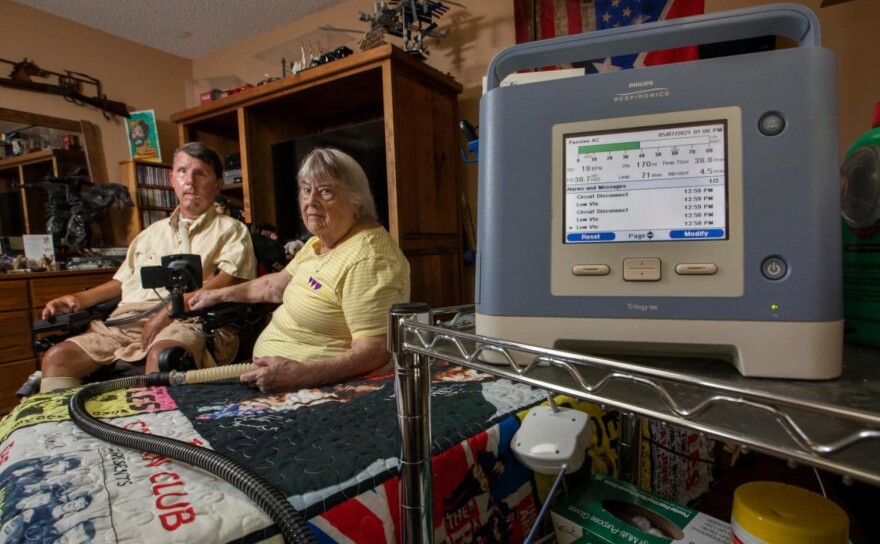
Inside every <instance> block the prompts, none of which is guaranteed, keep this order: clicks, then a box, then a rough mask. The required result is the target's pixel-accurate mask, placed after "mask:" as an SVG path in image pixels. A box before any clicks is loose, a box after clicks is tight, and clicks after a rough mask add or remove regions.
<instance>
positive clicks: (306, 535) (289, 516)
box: [68, 364, 317, 544]
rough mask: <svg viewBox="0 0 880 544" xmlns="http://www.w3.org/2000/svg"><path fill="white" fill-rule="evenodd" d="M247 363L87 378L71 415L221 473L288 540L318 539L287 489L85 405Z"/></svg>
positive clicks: (106, 436)
mask: <svg viewBox="0 0 880 544" xmlns="http://www.w3.org/2000/svg"><path fill="white" fill-rule="evenodd" d="M250 368H252V367H251V365H249V364H239V365H228V366H225V367H216V368H209V369H204V370H191V371H188V372H176V371H172V372H167V373H166V372H157V373H154V374H150V375H148V376H131V377H128V378H119V379H116V380H109V381H106V382H101V383H93V384H89V385H86V386H85V387H83V388H82V389H80V390H79V391H77V392H76V393H74V395H73V396H72V397H71V398H70V403H69V404H68V410H69V412H70V418H71V419H72V420H73V422H74V423H76V425H77V426H79V428H80V429H82V430H83V431H85V432H86V433H88V434H90V435H92V436H94V437H95V438H98V439H100V440H104V441H107V442H111V443H113V444H117V445H120V446H125V447H127V448H132V449H136V450H138V451H145V452H149V453H155V454H157V455H163V456H165V457H170V458H172V459H176V460H178V461H182V462H184V463H189V464H190V465H193V466H196V467H198V468H201V469H203V470H206V471H208V472H211V473H212V474H214V475H216V476H218V477H220V478H223V479H224V480H226V481H227V482H229V483H231V484H232V485H234V486H235V487H236V488H237V489H238V490H240V491H241V492H243V493H244V494H245V495H247V496H248V498H250V499H251V500H252V501H254V502H255V503H256V504H257V505H258V506H259V507H260V508H262V509H263V510H264V511H265V512H266V513H267V514H269V517H271V518H272V520H273V521H274V522H275V524H276V525H277V526H278V528H279V529H280V530H281V534H282V535H283V536H284V539H285V540H286V541H287V542H290V543H307V544H311V543H315V544H317V539H316V538H315V536H314V535H313V534H312V532H311V530H309V527H308V525H307V524H306V522H305V521H304V520H303V518H302V516H301V515H300V514H299V512H298V511H297V510H296V509H295V508H294V507H293V505H291V504H290V501H288V500H287V497H286V495H285V494H284V493H283V492H282V491H281V490H280V489H278V488H277V487H275V486H274V485H273V484H272V483H270V482H269V481H268V480H266V479H265V478H263V477H262V476H260V475H259V474H257V473H255V472H253V471H252V470H251V469H249V468H248V467H246V466H244V465H242V464H241V463H239V462H237V461H235V460H233V459H230V458H228V457H226V456H225V455H223V454H221V453H217V452H215V451H213V450H209V449H207V448H201V447H199V446H194V445H192V444H188V443H186V442H182V441H180V440H175V439H173V438H167V437H164V436H157V435H154V434H144V433H140V432H136V431H129V430H126V429H121V428H119V427H116V426H114V425H110V424H107V423H104V422H102V421H100V420H98V419H96V418H94V417H92V415H91V414H90V413H89V412H88V411H87V410H86V401H88V400H89V399H91V398H93V397H96V396H98V395H101V394H104V393H107V392H109V391H115V390H116V389H127V388H129V387H146V386H163V385H164V386H167V385H184V384H194V383H204V382H209V381H217V380H223V379H228V378H233V377H237V376H239V375H240V374H241V373H243V372H245V371H246V370H248V369H250Z"/></svg>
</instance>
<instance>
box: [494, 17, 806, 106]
mask: <svg viewBox="0 0 880 544" xmlns="http://www.w3.org/2000/svg"><path fill="white" fill-rule="evenodd" d="M819 34H820V32H819V20H818V18H817V17H816V14H815V13H813V12H812V11H811V10H810V9H809V8H806V7H804V6H802V5H800V4H793V3H786V4H768V5H765V6H759V7H755V8H744V9H738V10H731V11H724V12H719V13H710V14H705V15H695V16H693V17H681V18H679V19H668V20H665V21H659V22H655V23H646V24H643V25H631V26H625V27H620V28H611V29H607V30H598V31H595V32H584V33H582V34H575V35H572V36H562V37H560V38H551V39H547V40H541V41H537V42H528V43H522V44H518V45H514V46H512V47H508V48H507V49H504V50H503V51H501V52H500V53H498V54H497V55H495V57H494V58H493V59H492V62H490V63H489V71H488V74H487V77H486V91H487V92H488V91H491V90H492V89H494V88H496V87H498V86H499V84H500V82H501V80H502V79H504V78H505V77H506V76H507V75H509V74H512V73H514V72H516V71H519V70H524V69H528V68H540V67H542V66H550V65H555V64H569V63H574V62H582V61H587V60H593V59H603V58H607V57H616V56H619V55H627V54H631V53H639V52H642V51H657V50H661V49H672V48H675V47H685V46H689V45H701V44H707V43H718V42H726V41H732V40H740V39H745V38H756V37H760V36H785V37H787V38H790V39H792V40H795V41H797V42H798V43H799V44H800V45H801V46H802V47H818V46H819V45H820V35H819Z"/></svg>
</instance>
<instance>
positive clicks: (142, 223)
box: [119, 160, 177, 242]
mask: <svg viewBox="0 0 880 544" xmlns="http://www.w3.org/2000/svg"><path fill="white" fill-rule="evenodd" d="M119 179H120V183H122V185H125V186H126V187H127V188H128V193H129V194H130V195H131V200H132V202H133V203H134V210H133V213H132V214H131V216H130V219H129V225H128V235H129V236H128V241H129V242H131V240H132V239H133V238H134V236H135V235H136V234H137V233H139V232H140V231H142V230H143V229H144V228H146V227H147V226H149V225H150V224H151V223H154V222H156V221H158V220H160V219H164V218H166V217H168V216H169V215H171V212H173V211H174V208H175V207H177V196H176V195H175V194H174V189H173V188H172V187H171V165H170V164H164V163H158V162H149V161H139V160H130V161H122V162H120V163H119Z"/></svg>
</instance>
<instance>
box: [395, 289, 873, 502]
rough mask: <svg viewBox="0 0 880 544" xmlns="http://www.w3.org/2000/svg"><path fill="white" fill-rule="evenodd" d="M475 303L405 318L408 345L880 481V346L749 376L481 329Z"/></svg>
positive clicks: (720, 366) (722, 367) (709, 363)
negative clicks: (531, 341) (823, 366)
mask: <svg viewBox="0 0 880 544" xmlns="http://www.w3.org/2000/svg"><path fill="white" fill-rule="evenodd" d="M473 311H474V309H473V307H472V306H463V307H456V308H443V309H439V310H434V311H433V316H434V318H435V320H437V318H438V317H440V318H441V319H440V320H437V322H438V323H440V324H439V325H426V324H422V323H416V322H415V321H409V320H405V321H403V326H404V329H405V334H404V335H403V336H402V337H403V338H404V344H403V349H404V351H409V352H412V353H417V354H421V355H425V356H428V357H433V358H440V359H444V360H447V361H450V362H454V363H457V364H461V365H464V366H467V367H470V368H474V369H477V370H480V371H483V372H487V373H490V374H495V375H498V376H502V377H505V378H508V379H511V380H514V381H518V382H523V383H527V384H529V385H532V386H535V387H539V388H542V389H547V390H551V391H554V392H557V393H562V394H566V395H570V396H573V397H577V398H580V399H583V400H586V401H589V402H592V403H595V404H598V405H600V406H602V407H604V408H606V409H615V410H620V411H621V412H623V413H626V414H633V415H636V416H641V417H646V418H650V419H653V420H657V421H660V422H664V423H668V424H671V425H675V426H679V427H682V428H685V429H689V430H693V431H696V432H701V433H704V434H706V435H708V436H711V437H713V438H716V439H719V440H722V441H727V442H733V443H737V444H740V445H741V446H744V447H746V448H752V449H754V450H757V451H762V452H764V453H767V454H770V455H773V456H776V457H780V458H782V459H786V460H788V461H789V462H794V463H801V464H804V465H809V466H814V467H817V468H821V469H824V470H828V471H831V472H836V473H839V474H841V475H843V476H844V477H845V478H853V479H856V480H861V481H865V482H868V483H870V484H873V485H880V364H878V360H880V350H877V349H872V348H864V347H858V346H849V345H848V346H846V347H845V350H844V361H845V363H844V372H843V375H842V376H841V377H840V378H838V379H835V380H827V381H798V380H779V379H765V378H745V377H743V376H741V375H740V374H739V373H738V372H737V371H736V369H735V368H734V367H733V366H732V365H730V364H728V363H725V362H722V361H715V360H706V359H685V358H664V359H659V358H647V357H628V358H627V361H622V360H612V359H606V358H599V357H591V356H586V355H577V354H573V353H567V352H562V351H558V350H552V349H544V348H538V347H534V346H528V345H525V344H519V343H515V342H508V341H505V340H500V339H494V338H488V337H484V336H479V335H476V334H474V333H473V330H472V323H473ZM780 349H784V346H780ZM489 359H491V360H493V361H494V360H498V361H502V364H494V363H489V362H486V361H487V360H489Z"/></svg>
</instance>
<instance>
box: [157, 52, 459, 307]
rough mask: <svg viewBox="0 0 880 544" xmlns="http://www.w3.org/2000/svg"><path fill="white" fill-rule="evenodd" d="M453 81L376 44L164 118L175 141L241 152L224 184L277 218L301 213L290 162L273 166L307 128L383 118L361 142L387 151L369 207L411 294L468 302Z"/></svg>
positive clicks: (253, 219) (318, 130)
mask: <svg viewBox="0 0 880 544" xmlns="http://www.w3.org/2000/svg"><path fill="white" fill-rule="evenodd" d="M460 93H461V85H460V84H459V83H457V82H456V81H455V80H454V79H452V78H451V77H450V76H448V75H446V74H443V73H441V72H439V71H437V70H435V69H434V68H432V67H430V66H428V65H427V64H424V63H422V62H420V61H418V60H416V59H414V58H412V57H410V56H409V55H407V54H406V53H404V52H403V51H402V50H401V49H399V48H397V47H395V46H392V45H383V46H380V47H377V48H375V49H371V50H369V51H365V52H361V53H356V54H354V55H352V56H350V57H347V58H344V59H341V60H338V61H334V62H331V63H328V64H325V65H322V66H318V67H316V68H312V69H309V70H306V71H304V72H300V73H299V74H296V75H294V76H289V77H286V78H283V79H281V80H278V81H274V82H271V83H267V84H265V85H260V86H258V87H255V88H252V89H249V90H246V91H243V92H240V93H237V94H234V95H231V96H229V97H226V98H222V99H220V100H217V101H215V102H211V103H208V104H203V105H200V106H197V107H195V108H191V109H188V110H185V111H182V112H179V113H176V114H173V115H172V116H171V120H172V121H174V122H175V123H177V125H178V135H179V139H180V142H181V143H183V142H188V141H200V142H203V143H205V144H207V145H208V146H210V147H212V148H213V149H215V150H216V151H217V152H218V153H220V155H221V157H224V156H228V155H233V154H236V153H240V154H241V169H242V181H241V183H239V184H236V186H234V187H231V188H229V189H227V191H235V194H234V195H233V196H234V197H237V198H239V199H240V201H241V203H242V208H243V210H244V215H245V220H246V221H247V222H249V223H258V222H262V221H269V222H272V223H275V224H276V225H278V224H279V223H283V222H284V221H286V220H287V219H288V218H289V217H290V216H291V215H298V206H297V203H296V199H295V196H287V195H295V191H294V192H291V188H295V184H296V179H295V174H296V169H295V165H294V167H293V168H290V164H288V167H287V168H286V169H284V168H280V167H279V162H285V161H286V162H288V163H290V162H292V161H291V158H290V157H289V156H286V154H287V152H288V151H292V150H293V149H294V148H297V146H299V145H300V144H301V143H302V142H303V141H304V140H310V139H311V140H313V141H320V136H322V135H329V134H333V133H338V132H339V131H345V130H346V129H347V128H352V127H357V126H362V125H364V124H373V125H374V126H375V123H376V122H379V124H380V130H379V137H378V138H375V137H372V138H370V139H369V141H366V140H363V141H361V142H360V143H362V144H365V145H367V144H369V146H370V149H379V151H378V152H376V153H373V155H375V154H380V155H384V164H383V165H382V166H383V167H384V177H385V179H383V180H376V179H371V183H374V186H373V192H374V197H375V198H376V200H377V207H378V208H380V209H381V210H382V212H380V213H382V214H383V215H385V214H387V217H384V216H383V220H384V221H385V223H386V225H387V227H388V231H389V232H390V233H391V235H392V236H393V237H394V239H395V240H396V241H397V243H398V244H399V245H400V247H401V249H402V250H403V252H404V254H405V255H406V256H407V258H408V259H409V262H410V268H411V270H412V300H417V301H420V302H427V303H429V304H431V305H432V306H435V307H445V306H451V305H457V304H462V303H463V302H464V301H463V300H462V269H463V261H462V223H461V217H460V205H459V203H460V195H461V187H460V184H461V182H460V179H459V164H458V162H459V161H460V160H461V158H460V155H459V147H458V140H459V132H458V121H459V119H458V94H460ZM376 140H380V141H376ZM352 145H357V143H353V144H352ZM296 150H297V155H299V154H300V153H299V152H300V151H301V150H300V149H299V148H297V149H296ZM273 156H274V157H273ZM285 156H286V158H285ZM280 159H284V160H280ZM380 162H382V161H380ZM280 234H281V236H282V237H283V238H287V237H291V233H289V232H284V231H283V230H282V232H281V233H280ZM294 234H295V233H294Z"/></svg>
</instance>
